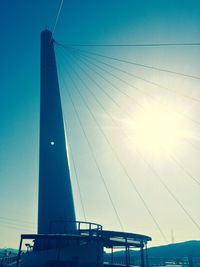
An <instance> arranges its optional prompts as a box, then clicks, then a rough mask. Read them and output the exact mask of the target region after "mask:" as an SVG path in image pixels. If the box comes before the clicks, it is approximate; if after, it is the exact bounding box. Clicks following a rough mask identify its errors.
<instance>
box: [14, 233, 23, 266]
mask: <svg viewBox="0 0 200 267" xmlns="http://www.w3.org/2000/svg"><path fill="white" fill-rule="evenodd" d="M22 240H23V239H22V236H21V238H20V243H19V251H18V255H17V264H16V267H19V260H20V256H21V250H22Z"/></svg>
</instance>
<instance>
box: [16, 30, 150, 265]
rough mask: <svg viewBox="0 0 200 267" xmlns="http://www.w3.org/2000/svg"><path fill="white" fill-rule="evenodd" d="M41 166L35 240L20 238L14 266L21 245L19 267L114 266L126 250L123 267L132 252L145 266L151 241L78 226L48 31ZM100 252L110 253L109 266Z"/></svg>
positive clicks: (44, 47)
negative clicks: (137, 253)
mask: <svg viewBox="0 0 200 267" xmlns="http://www.w3.org/2000/svg"><path fill="white" fill-rule="evenodd" d="M39 162H40V166H39V201H38V234H26V235H21V240H20V247H19V254H18V262H17V266H18V265H19V262H20V261H19V260H20V256H21V249H22V244H23V240H33V245H29V246H28V248H29V249H28V251H27V253H26V254H25V255H23V256H21V262H20V266H21V267H45V266H49V267H53V266H59V267H69V266H71V267H72V266H73V267H76V266H79V267H97V266H99V267H100V266H101V267H103V266H106V265H107V266H115V264H114V261H113V251H114V249H115V248H123V249H125V264H126V265H125V266H129V265H130V253H129V251H130V248H140V250H141V266H142V267H144V265H148V261H147V257H145V255H146V256H147V254H145V253H144V251H143V249H144V248H146V245H147V242H148V241H150V240H151V238H150V237H148V236H144V235H139V234H133V233H125V232H116V231H105V230H103V227H102V226H101V225H99V224H95V223H90V222H79V221H76V218H75V211H74V203H73V195H72V188H71V181H70V170H69V164H68V155H67V144H66V138H65V128H64V123H63V116H62V108H61V100H60V92H59V84H58V76H57V68H56V60H55V53H54V41H53V39H52V33H51V32H50V31H48V30H45V31H43V32H42V33H41V98H40V161H39ZM104 248H107V249H111V260H110V262H107V263H104V258H103V255H104ZM117 266H119V265H117ZM121 266H122V265H121ZM123 266H124V265H123Z"/></svg>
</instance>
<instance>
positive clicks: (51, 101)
mask: <svg viewBox="0 0 200 267" xmlns="http://www.w3.org/2000/svg"><path fill="white" fill-rule="evenodd" d="M40 75H41V78H40V79H41V80H40V87H41V89H40V90H41V95H40V151H39V200H38V234H49V233H52V234H56V233H61V234H64V233H67V232H70V231H72V230H75V227H76V226H75V223H70V224H65V223H63V221H72V222H75V220H76V219H75V210H74V201H73V194H72V187H71V180H70V170H69V164H68V155H67V144H66V136H65V127H64V122H63V114H62V107H61V99H60V91H59V83H58V75H57V68H56V59H55V51H54V41H53V39H52V33H51V32H50V31H49V30H44V31H42V33H41V74H40ZM66 225H67V227H66Z"/></svg>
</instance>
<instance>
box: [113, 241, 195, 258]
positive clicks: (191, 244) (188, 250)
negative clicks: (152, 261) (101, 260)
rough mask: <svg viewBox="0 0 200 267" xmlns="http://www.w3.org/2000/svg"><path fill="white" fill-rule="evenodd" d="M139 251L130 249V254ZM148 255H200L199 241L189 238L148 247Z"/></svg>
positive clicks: (116, 253)
mask: <svg viewBox="0 0 200 267" xmlns="http://www.w3.org/2000/svg"><path fill="white" fill-rule="evenodd" d="M139 253H140V252H139V251H131V255H132V256H135V257H137V256H139ZM115 255H116V256H124V252H122V251H118V252H115ZM148 255H149V257H163V258H179V257H180V258H182V257H200V241H197V240H191V241H186V242H181V243H175V244H169V245H165V246H158V247H151V248H149V249H148Z"/></svg>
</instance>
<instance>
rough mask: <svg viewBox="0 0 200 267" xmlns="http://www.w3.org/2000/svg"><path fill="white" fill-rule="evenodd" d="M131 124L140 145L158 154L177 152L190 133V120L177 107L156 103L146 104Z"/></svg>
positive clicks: (149, 151)
mask: <svg viewBox="0 0 200 267" xmlns="http://www.w3.org/2000/svg"><path fill="white" fill-rule="evenodd" d="M130 126H131V135H132V136H133V138H134V140H135V142H136V143H137V145H138V147H139V148H140V149H142V150H146V151H148V153H151V154H152V155H157V156H161V155H162V154H166V153H168V152H170V151H171V152H176V150H177V147H178V145H179V143H180V142H181V141H183V138H186V137H188V133H189V131H188V130H189V125H188V120H187V119H186V118H185V117H184V115H182V114H181V113H180V112H179V110H177V108H176V107H173V106H168V107H166V106H165V107H164V106H162V105H159V104H155V103H154V104H152V103H151V104H146V105H145V106H144V107H143V109H141V110H140V111H138V112H137V113H135V115H134V117H133V121H132V122H131V123H130Z"/></svg>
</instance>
